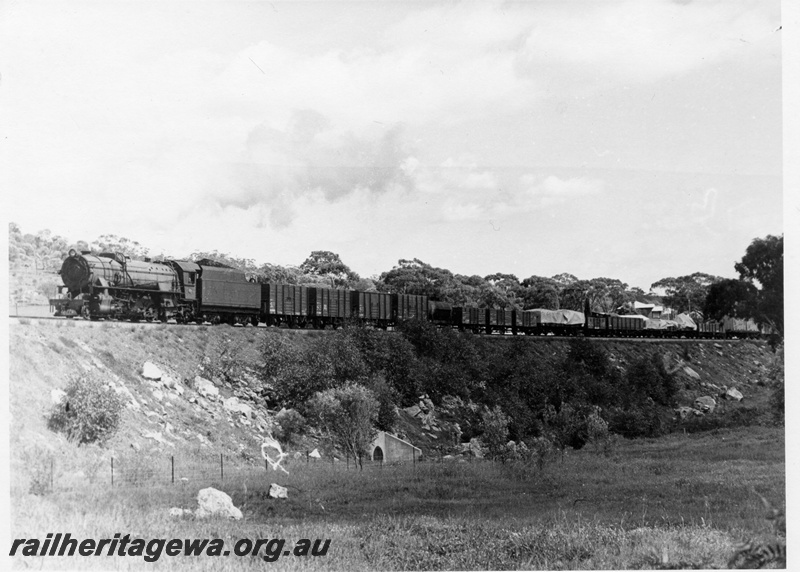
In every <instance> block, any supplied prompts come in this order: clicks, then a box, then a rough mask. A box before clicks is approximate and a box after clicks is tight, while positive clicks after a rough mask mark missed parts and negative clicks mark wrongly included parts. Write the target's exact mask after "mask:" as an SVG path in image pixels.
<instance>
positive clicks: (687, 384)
mask: <svg viewBox="0 0 800 572" xmlns="http://www.w3.org/2000/svg"><path fill="white" fill-rule="evenodd" d="M265 333H266V331H265V330H264V329H263V328H258V329H256V328H251V327H248V328H231V327H228V326H218V327H181V326H177V325H149V324H141V325H140V324H126V323H102V322H81V321H53V320H36V319H22V320H11V323H10V325H9V356H10V368H9V375H10V378H9V381H10V385H9V387H10V411H11V416H12V422H11V449H12V487H16V486H19V487H26V486H27V484H26V483H27V480H26V479H27V477H26V475H27V474H28V473H29V472H30V467H31V464H32V463H33V462H35V460H36V458H37V454H38V453H37V451H38V452H42V451H43V452H46V453H48V454H51V455H52V454H55V455H58V456H59V457H60V458H61V460H62V462H61V466H62V467H64V469H63V470H64V471H66V472H67V473H68V472H69V470H70V469H69V467H70V463H71V462H72V460H74V464H75V466H76V467H79V466H85V459H82V456H85V455H95V456H97V457H98V458H99V459H105V458H107V457H108V456H111V455H117V456H119V455H121V454H124V453H126V452H127V453H131V452H133V451H135V452H141V451H144V452H151V453H152V454H153V455H169V454H174V453H176V452H180V453H181V454H188V453H189V452H198V454H200V453H202V454H208V455H210V454H212V453H213V454H217V455H218V454H219V453H224V454H225V455H226V456H228V457H232V458H233V459H236V460H237V461H238V462H242V463H245V462H258V463H263V461H262V460H261V456H260V450H259V447H260V444H261V443H262V437H263V436H264V435H265V434H266V433H267V431H268V430H269V423H270V416H271V413H270V412H268V411H267V410H266V407H265V405H266V403H265V401H264V400H263V399H262V397H261V395H260V394H259V387H258V382H257V376H256V371H257V367H258V363H259V348H260V344H261V339H262V337H263V336H264V335H265ZM269 333H270V334H271V335H286V336H291V337H292V339H294V340H296V343H299V344H302V343H306V341H307V340H308V339H310V338H313V337H314V336H319V335H324V334H322V333H320V332H301V331H283V330H282V331H281V332H279V333H277V332H275V331H274V330H272V331H270V332H269ZM497 341H498V343H503V341H502V340H497ZM531 342H532V343H536V344H539V345H537V348H540V350H538V351H541V355H542V358H543V359H558V357H559V356H560V355H563V352H565V351H566V347H567V345H566V342H563V341H559V340H531ZM595 343H601V344H603V345H604V346H605V347H606V349H607V350H608V352H609V354H610V355H611V357H612V359H613V360H614V362H615V363H616V364H618V366H619V367H620V368H625V366H626V364H629V363H632V362H633V360H634V359H636V357H637V356H639V355H642V354H646V353H650V352H652V351H653V350H654V349H655V347H656V345H655V344H653V343H643V342H636V341H623V340H620V341H595ZM658 347H659V348H660V349H661V350H662V352H664V354H665V356H666V357H665V360H666V362H667V364H668V367H669V368H670V369H671V370H673V371H675V373H676V375H677V376H678V378H679V380H680V382H681V387H682V389H681V392H680V395H679V405H691V404H692V403H693V402H694V399H695V398H696V397H698V396H700V395H711V396H713V397H715V399H717V401H718V403H720V404H721V405H720V407H719V409H720V410H721V412H722V414H724V413H725V411H730V410H732V409H736V408H742V407H751V408H752V407H754V406H758V408H759V409H763V407H762V406H763V405H764V404H765V403H766V400H767V398H768V395H769V392H768V390H767V389H766V388H764V387H762V386H761V385H760V379H761V378H762V376H763V373H764V371H765V367H766V366H767V365H768V363H769V361H770V359H771V356H772V353H771V351H770V350H769V347H768V346H766V345H765V344H764V343H762V342H752V341H733V342H729V341H719V342H697V341H667V342H659V343H658ZM226 352H227V353H228V354H231V353H232V354H234V355H233V357H235V358H236V360H237V361H238V362H239V363H244V364H246V365H247V366H248V367H246V368H245V369H244V370H243V371H242V372H240V373H239V377H238V379H239V381H238V382H235V384H232V383H226V382H220V381H217V387H218V389H219V396H218V397H216V398H214V397H204V396H203V395H202V394H201V392H199V391H198V390H197V388H196V386H195V378H196V377H197V376H202V377H206V378H208V379H212V378H213V375H212V373H213V372H212V371H211V370H212V369H214V368H216V369H217V371H219V368H220V367H222V366H224V359H225V355H226ZM148 361H149V362H152V363H153V364H155V365H156V366H157V367H158V368H160V369H161V371H162V372H163V373H164V374H166V375H167V376H169V377H170V378H171V379H172V380H174V382H175V383H174V384H172V383H170V382H169V381H167V383H166V384H165V383H164V382H163V380H162V381H152V380H147V379H145V378H144V377H143V376H142V368H143V365H144V364H145V362H148ZM221 364H222V365H221ZM81 375H94V376H98V377H99V378H100V379H103V380H104V381H106V382H108V383H110V384H111V385H112V386H114V387H115V388H116V389H117V391H119V392H120V393H121V394H122V395H123V396H124V398H125V400H126V402H127V403H128V407H127V408H126V410H125V413H124V416H123V423H122V428H121V430H120V431H119V432H118V434H117V435H115V436H114V437H113V438H112V439H111V441H110V442H109V443H108V444H107V445H106V447H105V448H102V449H100V448H91V447H81V448H79V449H78V448H76V447H74V446H73V445H71V444H69V443H67V442H66V441H65V440H64V439H63V438H62V437H60V436H58V435H56V434H54V433H53V432H51V431H49V430H48V429H47V422H46V414H47V412H48V411H49V410H50V409H51V408H52V401H51V392H52V391H53V390H56V389H63V388H64V387H65V386H66V384H67V383H68V382H69V380H70V379H72V378H75V377H78V376H81ZM712 384H713V386H717V387H716V388H715V387H712ZM722 386H727V387H736V388H737V389H739V390H740V391H741V392H742V393H743V394H744V396H745V397H744V400H743V401H742V402H741V403H732V402H724V401H722V400H721V399H719V397H718V393H719V389H718V388H721V387H722ZM232 397H236V398H237V399H236V400H234V401H233V402H231V401H230V398H232ZM225 400H228V405H229V406H230V405H231V403H233V407H228V408H226V406H225ZM237 402H238V404H239V405H241V404H244V405H246V406H247V407H249V408H250V409H251V410H252V411H251V413H250V414H244V413H242V412H240V411H237V410H236V406H237ZM247 407H245V408H244V409H247ZM401 425H402V429H403V432H404V433H405V434H406V435H407V436H408V437H409V438H411V439H413V440H414V441H415V442H416V443H417V444H419V445H420V446H422V447H423V450H425V449H426V448H428V449H430V448H435V447H438V446H439V445H440V444H441V443H442V442H443V439H441V437H442V436H437V435H435V434H432V433H431V432H430V431H426V432H423V431H422V429H421V427H420V428H419V430H417V429H416V428H417V427H418V426H419V425H420V424H419V423H418V421H417V420H416V419H411V418H410V417H408V416H404V417H403V419H402V420H401Z"/></svg>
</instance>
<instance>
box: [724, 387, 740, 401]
mask: <svg viewBox="0 0 800 572" xmlns="http://www.w3.org/2000/svg"><path fill="white" fill-rule="evenodd" d="M723 397H724V398H725V399H732V400H733V401H741V400H742V399H744V395H742V392H741V391H739V390H738V389H736V388H735V387H731V388H730V389H728V391H726V392H725V393H724V394H723Z"/></svg>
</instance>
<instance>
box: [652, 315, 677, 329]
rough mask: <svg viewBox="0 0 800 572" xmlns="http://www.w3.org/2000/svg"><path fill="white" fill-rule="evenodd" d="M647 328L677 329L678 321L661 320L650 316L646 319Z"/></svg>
mask: <svg viewBox="0 0 800 572" xmlns="http://www.w3.org/2000/svg"><path fill="white" fill-rule="evenodd" d="M644 329H645V330H677V329H678V322H675V321H674V320H660V319H658V318H648V319H646V320H645V321H644Z"/></svg>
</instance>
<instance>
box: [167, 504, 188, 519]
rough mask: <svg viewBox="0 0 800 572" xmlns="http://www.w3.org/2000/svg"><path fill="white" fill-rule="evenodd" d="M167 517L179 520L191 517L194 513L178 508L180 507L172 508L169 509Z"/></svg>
mask: <svg viewBox="0 0 800 572" xmlns="http://www.w3.org/2000/svg"><path fill="white" fill-rule="evenodd" d="M169 515H170V516H173V517H177V518H181V517H183V516H193V515H194V513H193V512H192V509H189V508H180V507H177V506H174V507H172V508H171V509H169Z"/></svg>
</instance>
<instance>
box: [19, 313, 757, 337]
mask: <svg viewBox="0 0 800 572" xmlns="http://www.w3.org/2000/svg"><path fill="white" fill-rule="evenodd" d="M8 318H9V322H10V323H17V324H19V323H22V322H21V320H36V321H42V322H68V323H72V324H75V325H76V326H78V327H87V326H88V327H91V326H93V325H95V324H108V325H111V326H142V327H149V326H162V327H180V328H185V327H198V326H204V327H224V326H225V325H224V324H223V325H217V326H215V325H214V324H211V323H210V322H203V323H202V324H196V323H188V324H179V323H177V322H175V321H174V320H171V321H168V322H159V321H138V322H137V321H134V322H132V321H130V320H126V321H117V320H108V321H107V320H85V319H83V318H64V317H56V316H24V315H18V314H16V315H9V317H8ZM228 327H233V328H237V329H239V328H248V329H249V328H257V329H259V330H270V329H273V328H275V327H274V326H268V325H267V324H264V323H263V322H261V323H259V324H258V326H252V325H247V326H241V325H236V326H228ZM277 329H280V330H290V331H293V332H297V333H307V332H322V333H329V332H332V331H334V330H316V329H312V328H287V327H279V328H277ZM389 331H392V329H391V328H390V330H389ZM473 335H476V336H480V337H482V338H488V339H498V340H500V339H515V338H518V337H519V338H526V339H531V340H542V341H544V340H572V339H575V338H578V337H583V336H553V335H545V336H537V335H532V336H523V335H520V334H517V335H514V334H511V333H507V334H481V333H478V334H473ZM586 339H589V340H599V341H627V342H642V343H650V344H652V343H660V342H678V343H689V342H704V343H721V342H724V343H736V342H741V341H743V340H741V339H738V338H732V339H722V338H719V339H717V338H635V337H602V336H590V337H587V338H586Z"/></svg>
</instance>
